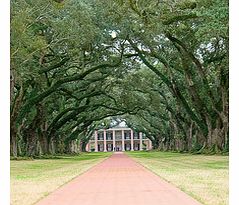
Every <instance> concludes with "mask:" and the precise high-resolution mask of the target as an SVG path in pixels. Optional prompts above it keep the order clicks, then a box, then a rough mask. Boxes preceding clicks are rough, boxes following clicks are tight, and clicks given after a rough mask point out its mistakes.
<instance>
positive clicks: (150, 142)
mask: <svg viewBox="0 0 239 205" xmlns="http://www.w3.org/2000/svg"><path fill="white" fill-rule="evenodd" d="M151 149H152V141H151V140H150V139H149V150H151Z"/></svg>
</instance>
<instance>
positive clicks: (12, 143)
mask: <svg viewBox="0 0 239 205" xmlns="http://www.w3.org/2000/svg"><path fill="white" fill-rule="evenodd" d="M10 154H11V155H12V156H13V157H17V154H18V153H17V128H16V127H15V126H12V125H11V135H10Z"/></svg>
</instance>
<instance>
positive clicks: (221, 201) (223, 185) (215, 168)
mask: <svg viewBox="0 0 239 205" xmlns="http://www.w3.org/2000/svg"><path fill="white" fill-rule="evenodd" d="M127 154H128V155H129V156H131V157H133V158H134V159H135V160H136V161H138V162H139V163H141V164H142V165H143V166H145V167H147V168H148V169H150V170H152V171H153V172H154V173H156V174H157V175H159V176H160V177H162V178H163V179H165V180H167V181H168V182H170V183H172V184H174V185H176V186H177V187H179V188H180V189H181V190H183V191H184V192H186V193H188V194H189V195H191V196H192V197H194V198H195V199H197V200H198V201H200V202H201V203H203V204H205V205H227V204H228V189H229V188H228V172H229V171H228V156H220V155H191V154H186V153H184V154H181V153H173V152H155V151H154V152H127Z"/></svg>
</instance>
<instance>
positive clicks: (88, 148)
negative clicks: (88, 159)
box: [85, 142, 90, 152]
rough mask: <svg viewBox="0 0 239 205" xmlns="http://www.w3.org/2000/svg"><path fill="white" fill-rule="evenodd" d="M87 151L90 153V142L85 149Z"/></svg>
mask: <svg viewBox="0 0 239 205" xmlns="http://www.w3.org/2000/svg"><path fill="white" fill-rule="evenodd" d="M85 151H87V152H89V151H90V142H88V143H87V145H86V147H85Z"/></svg>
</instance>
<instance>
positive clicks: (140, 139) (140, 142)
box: [139, 132, 143, 150]
mask: <svg viewBox="0 0 239 205" xmlns="http://www.w3.org/2000/svg"><path fill="white" fill-rule="evenodd" d="M142 137H143V134H142V132H140V133H139V150H143V141H142Z"/></svg>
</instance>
